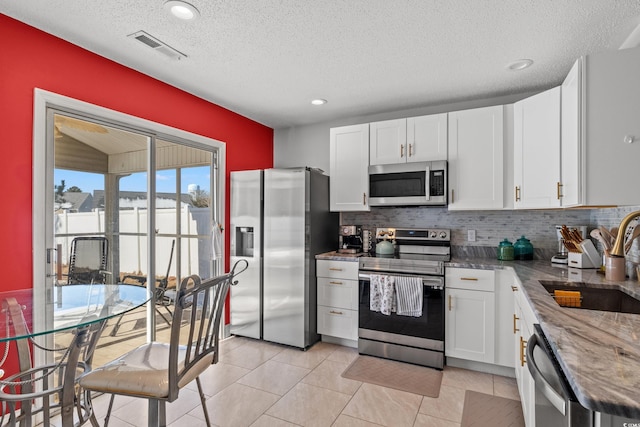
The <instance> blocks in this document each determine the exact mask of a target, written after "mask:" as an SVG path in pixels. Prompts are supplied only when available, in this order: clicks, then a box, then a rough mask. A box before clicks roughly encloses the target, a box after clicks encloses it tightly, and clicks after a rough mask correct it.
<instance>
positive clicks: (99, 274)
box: [67, 237, 109, 285]
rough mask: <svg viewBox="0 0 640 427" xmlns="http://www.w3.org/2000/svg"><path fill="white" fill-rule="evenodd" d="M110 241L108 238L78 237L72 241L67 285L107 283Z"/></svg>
mask: <svg viewBox="0 0 640 427" xmlns="http://www.w3.org/2000/svg"><path fill="white" fill-rule="evenodd" d="M108 253H109V241H108V240H107V238H106V237H76V238H75V239H73V240H72V241H71V255H70V257H69V271H68V272H67V284H69V285H71V284H77V283H85V284H87V283H106V269H107V257H108Z"/></svg>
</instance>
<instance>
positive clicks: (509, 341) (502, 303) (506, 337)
mask: <svg viewBox="0 0 640 427" xmlns="http://www.w3.org/2000/svg"><path fill="white" fill-rule="evenodd" d="M495 273H496V288H495V289H496V290H495V295H496V341H495V344H496V345H495V351H496V353H495V362H494V363H495V364H496V365H500V366H506V367H509V368H513V367H514V366H515V362H514V358H513V286H515V285H516V283H518V282H517V280H518V279H517V278H516V274H515V272H514V271H513V269H511V268H509V269H506V268H505V269H502V270H496V271H495Z"/></svg>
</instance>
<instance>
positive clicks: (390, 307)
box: [369, 274, 397, 316]
mask: <svg viewBox="0 0 640 427" xmlns="http://www.w3.org/2000/svg"><path fill="white" fill-rule="evenodd" d="M396 306H397V303H396V286H395V280H394V277H392V276H387V275H383V274H372V275H371V279H370V285H369V309H370V310H371V311H379V312H380V313H382V314H386V315H387V316H388V315H390V314H391V313H392V312H395V311H396Z"/></svg>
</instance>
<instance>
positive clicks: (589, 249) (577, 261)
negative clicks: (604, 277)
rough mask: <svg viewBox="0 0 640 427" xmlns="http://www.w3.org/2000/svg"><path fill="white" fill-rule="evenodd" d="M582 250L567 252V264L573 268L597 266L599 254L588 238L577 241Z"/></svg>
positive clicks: (598, 265)
mask: <svg viewBox="0 0 640 427" xmlns="http://www.w3.org/2000/svg"><path fill="white" fill-rule="evenodd" d="M579 246H580V249H581V250H582V252H569V257H568V265H569V267H575V268H599V267H600V260H601V257H600V254H598V251H597V250H596V247H595V246H594V245H593V242H592V241H591V240H589V239H584V240H583V241H581V242H580V243H579Z"/></svg>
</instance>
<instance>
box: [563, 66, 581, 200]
mask: <svg viewBox="0 0 640 427" xmlns="http://www.w3.org/2000/svg"><path fill="white" fill-rule="evenodd" d="M581 70H582V67H581V60H578V61H576V63H575V64H574V65H573V67H572V68H571V71H569V74H567V77H566V78H565V79H564V82H563V83H562V86H561V87H560V89H561V102H560V104H561V110H560V116H561V118H562V126H561V140H560V150H561V152H560V162H561V167H560V173H561V177H560V178H561V181H560V182H561V183H562V188H561V196H562V198H561V204H562V206H578V205H579V204H581V203H582V195H581V191H582V183H581V182H580V181H581V179H580V167H581V161H580V158H581V130H580V123H581V121H580V111H581V110H580V105H581V102H582V98H581V94H582V88H581Z"/></svg>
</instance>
